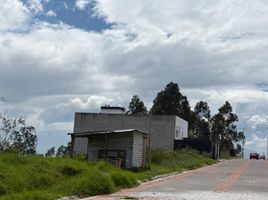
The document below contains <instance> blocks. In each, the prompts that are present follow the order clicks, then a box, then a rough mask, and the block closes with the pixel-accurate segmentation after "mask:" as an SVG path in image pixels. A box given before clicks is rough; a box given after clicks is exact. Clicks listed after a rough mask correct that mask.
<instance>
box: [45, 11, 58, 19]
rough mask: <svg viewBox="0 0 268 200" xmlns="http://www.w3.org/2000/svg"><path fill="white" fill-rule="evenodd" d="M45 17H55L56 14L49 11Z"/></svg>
mask: <svg viewBox="0 0 268 200" xmlns="http://www.w3.org/2000/svg"><path fill="white" fill-rule="evenodd" d="M46 16H48V17H56V16H57V14H56V13H55V12H54V11H53V10H49V11H47V13H46Z"/></svg>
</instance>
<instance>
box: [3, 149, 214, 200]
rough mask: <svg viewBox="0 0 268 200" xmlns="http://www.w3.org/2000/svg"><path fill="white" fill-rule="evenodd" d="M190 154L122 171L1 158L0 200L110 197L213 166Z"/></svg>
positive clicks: (160, 156)
mask: <svg viewBox="0 0 268 200" xmlns="http://www.w3.org/2000/svg"><path fill="white" fill-rule="evenodd" d="M212 163H214V161H213V160H212V159H210V158H209V157H208V156H207V155H200V154H199V153H197V152H196V151H193V150H181V151H178V152H173V153H164V152H162V151H152V152H151V168H150V169H147V170H137V169H136V170H135V169H133V170H132V171H130V170H122V169H119V168H115V167H113V166H111V165H110V164H108V163H106V162H104V161H99V162H87V161H85V160H81V159H71V158H48V157H46V158H44V157H40V156H27V157H26V156H18V155H14V154H0V199H1V200H2V199H3V200H4V199H5V200H6V199H8V200H9V199H10V200H11V199H12V200H13V199H17V200H22V199H23V200H26V199H27V200H29V199H36V200H37V199H38V200H50V199H51V200H52V199H57V198H59V197H62V196H69V195H79V196H91V195H98V194H105V193H112V192H115V191H117V190H119V189H121V188H128V187H133V186H135V185H137V181H138V180H145V179H150V178H152V177H153V176H156V175H160V174H165V173H170V172H174V171H177V172H180V171H183V170H187V169H194V168H198V167H201V166H204V165H208V164H212Z"/></svg>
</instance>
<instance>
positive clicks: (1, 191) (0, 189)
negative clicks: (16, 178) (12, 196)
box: [0, 181, 7, 195]
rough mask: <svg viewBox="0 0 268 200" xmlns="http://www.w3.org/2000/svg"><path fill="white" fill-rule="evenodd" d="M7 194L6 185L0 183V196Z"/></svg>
mask: <svg viewBox="0 0 268 200" xmlns="http://www.w3.org/2000/svg"><path fill="white" fill-rule="evenodd" d="M6 193H7V187H6V185H5V184H4V183H3V182H2V181H0V195H4V194H6Z"/></svg>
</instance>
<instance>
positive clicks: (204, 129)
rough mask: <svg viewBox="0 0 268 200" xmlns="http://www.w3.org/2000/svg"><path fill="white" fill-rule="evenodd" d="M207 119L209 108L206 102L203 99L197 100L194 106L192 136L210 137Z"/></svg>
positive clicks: (208, 118)
mask: <svg viewBox="0 0 268 200" xmlns="http://www.w3.org/2000/svg"><path fill="white" fill-rule="evenodd" d="M209 120H210V108H209V106H208V103H207V102H205V101H200V102H197V103H196V105H195V107H194V128H193V136H194V137H196V138H202V139H210V130H209Z"/></svg>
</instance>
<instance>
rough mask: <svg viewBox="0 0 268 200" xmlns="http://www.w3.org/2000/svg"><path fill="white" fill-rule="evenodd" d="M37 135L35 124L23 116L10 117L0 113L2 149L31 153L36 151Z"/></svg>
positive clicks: (0, 142)
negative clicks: (31, 123) (29, 124)
mask: <svg viewBox="0 0 268 200" xmlns="http://www.w3.org/2000/svg"><path fill="white" fill-rule="evenodd" d="M36 145H37V136H36V132H35V128H34V127H33V126H28V125H26V122H25V120H24V119H22V118H18V119H16V118H10V117H8V116H7V115H5V114H1V113H0V151H15V152H17V153H19V154H23V155H29V154H35V153H36Z"/></svg>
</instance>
